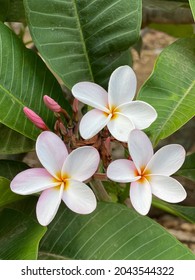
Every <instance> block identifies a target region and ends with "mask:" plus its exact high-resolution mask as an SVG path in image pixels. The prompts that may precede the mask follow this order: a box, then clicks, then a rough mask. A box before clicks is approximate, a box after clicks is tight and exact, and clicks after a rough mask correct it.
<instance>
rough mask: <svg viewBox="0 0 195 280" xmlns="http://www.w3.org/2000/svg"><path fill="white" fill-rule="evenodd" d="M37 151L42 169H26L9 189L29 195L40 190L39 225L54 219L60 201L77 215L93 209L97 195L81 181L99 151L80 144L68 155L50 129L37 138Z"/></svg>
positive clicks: (91, 170) (96, 161) (93, 167)
mask: <svg viewBox="0 0 195 280" xmlns="http://www.w3.org/2000/svg"><path fill="white" fill-rule="evenodd" d="M36 153H37V156H38V158H39V160H40V162H41V163H42V165H43V166H44V168H31V169H28V170H25V171H23V172H21V173H19V174H18V175H16V177H15V178H14V179H13V180H12V182H11V190H12V191H13V192H15V193H17V194H21V195H29V194H33V193H37V192H42V193H41V195H40V197H39V200H38V203H37V207H36V214H37V219H38V221H39V223H40V224H41V225H44V226H45V225H48V224H49V223H50V222H51V221H52V219H53V218H54V216H55V214H56V212H57V210H58V208H59V205H60V203H61V200H63V201H64V202H65V204H66V205H67V207H69V208H70V209H71V210H72V211H74V212H76V213H79V214H88V213H91V212H92V211H94V209H95V208H96V198H95V195H94V193H93V192H92V190H91V189H90V188H89V187H88V186H87V185H86V184H85V183H83V181H85V180H87V179H89V178H90V177H91V176H92V175H93V174H94V173H95V171H96V170H97V167H98V164H99V160H100V158H99V153H98V151H97V150H96V149H95V148H93V147H81V148H78V149H76V150H74V151H72V152H71V153H70V154H68V151H67V149H66V146H65V144H64V143H63V141H62V140H61V139H60V138H59V137H58V136H57V135H56V134H54V133H53V132H50V131H44V132H42V133H41V134H40V135H39V137H38V138H37V141H36Z"/></svg>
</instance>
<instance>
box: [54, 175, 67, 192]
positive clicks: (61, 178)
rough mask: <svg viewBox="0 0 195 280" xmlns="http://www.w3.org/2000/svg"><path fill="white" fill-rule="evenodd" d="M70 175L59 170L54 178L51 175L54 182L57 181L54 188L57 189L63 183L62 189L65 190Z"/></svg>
mask: <svg viewBox="0 0 195 280" xmlns="http://www.w3.org/2000/svg"><path fill="white" fill-rule="evenodd" d="M69 179H70V176H69V175H68V174H61V173H60V172H59V173H57V174H56V178H54V177H53V181H54V182H55V183H59V185H57V186H56V187H55V188H57V189H59V188H60V187H61V185H62V183H63V184H64V190H66V189H67V188H68V186H69Z"/></svg>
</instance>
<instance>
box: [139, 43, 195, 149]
mask: <svg viewBox="0 0 195 280" xmlns="http://www.w3.org/2000/svg"><path fill="white" fill-rule="evenodd" d="M194 65H195V39H192V38H188V39H180V40H178V41H176V42H175V43H173V44H172V45H170V46H169V47H167V48H166V49H164V51H162V53H161V54H160V56H159V58H158V60H157V62H156V64H155V67H154V70H153V73H152V75H151V76H150V78H149V79H148V80H147V81H146V83H145V84H144V85H143V87H142V88H141V90H140V92H139V99H141V100H143V101H146V102H148V103H150V104H151V105H152V106H153V107H154V108H155V109H156V111H157V113H158V118H157V120H156V121H155V122H154V123H153V124H152V125H151V126H150V128H149V129H147V132H148V133H149V134H150V136H151V139H152V141H153V143H154V144H155V145H156V144H157V143H158V141H159V140H160V139H164V138H166V137H167V136H169V135H171V134H172V133H173V132H175V131H176V130H178V129H179V128H180V127H182V126H183V125H184V124H185V123H186V122H187V121H189V120H190V119H191V118H192V117H193V116H194V115H195V106H194V104H195V79H194V77H195V68H194Z"/></svg>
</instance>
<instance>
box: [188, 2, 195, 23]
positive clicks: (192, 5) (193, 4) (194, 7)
mask: <svg viewBox="0 0 195 280" xmlns="http://www.w3.org/2000/svg"><path fill="white" fill-rule="evenodd" d="M189 4H190V8H191V11H192V14H193V17H194V20H195V2H194V0H189Z"/></svg>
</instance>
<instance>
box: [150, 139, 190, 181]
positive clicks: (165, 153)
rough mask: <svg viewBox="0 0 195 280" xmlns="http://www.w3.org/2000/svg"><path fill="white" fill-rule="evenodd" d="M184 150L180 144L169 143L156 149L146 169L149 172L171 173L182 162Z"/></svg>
mask: <svg viewBox="0 0 195 280" xmlns="http://www.w3.org/2000/svg"><path fill="white" fill-rule="evenodd" d="M185 155H186V153H185V150H184V148H183V147H182V146H181V145H178V144H170V145H167V146H164V147H162V148H161V149H160V150H158V151H157V152H156V153H155V154H154V156H153V157H152V159H151V160H150V162H149V163H148V166H147V169H148V170H150V173H151V174H159V175H167V176H169V175H172V174H174V173H175V172H176V171H177V170H178V169H179V168H180V167H181V166H182V164H183V163H184V160H185Z"/></svg>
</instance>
